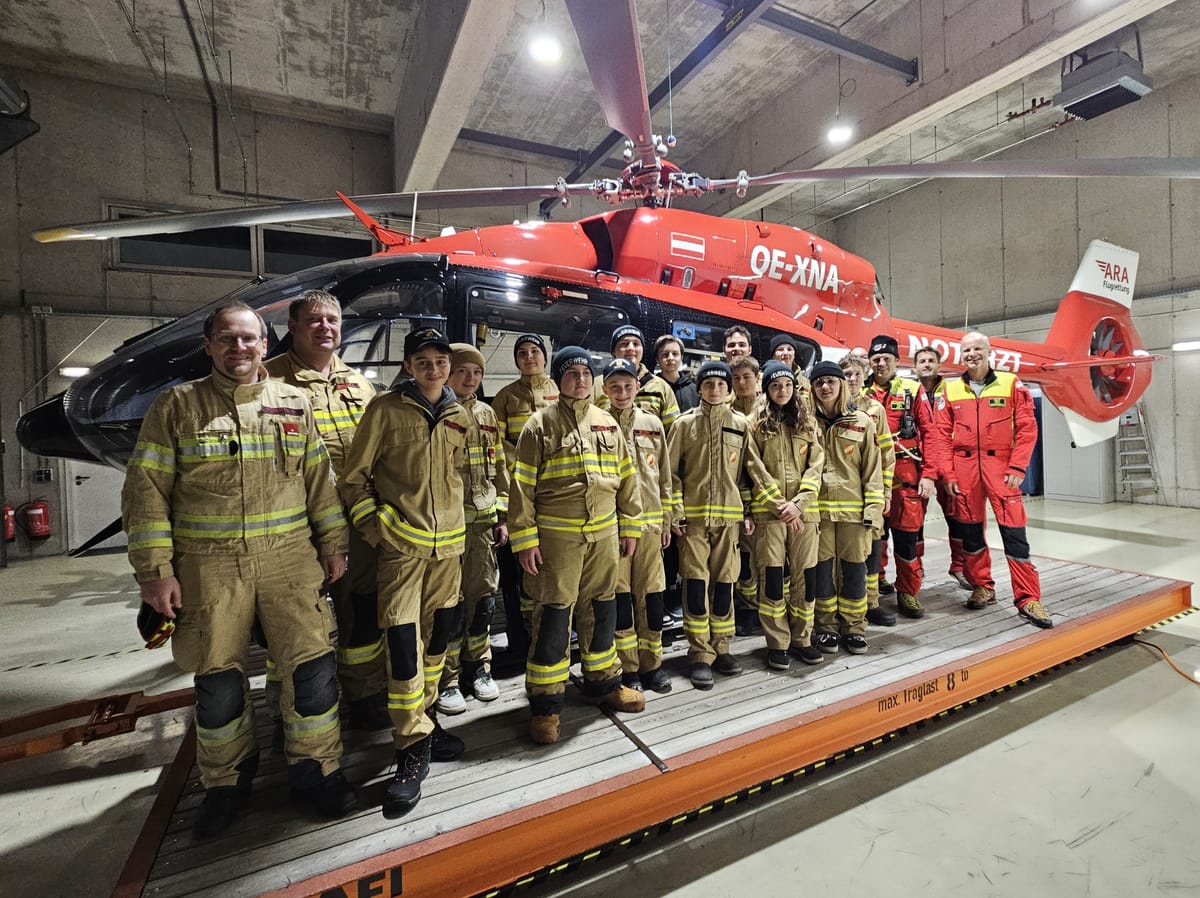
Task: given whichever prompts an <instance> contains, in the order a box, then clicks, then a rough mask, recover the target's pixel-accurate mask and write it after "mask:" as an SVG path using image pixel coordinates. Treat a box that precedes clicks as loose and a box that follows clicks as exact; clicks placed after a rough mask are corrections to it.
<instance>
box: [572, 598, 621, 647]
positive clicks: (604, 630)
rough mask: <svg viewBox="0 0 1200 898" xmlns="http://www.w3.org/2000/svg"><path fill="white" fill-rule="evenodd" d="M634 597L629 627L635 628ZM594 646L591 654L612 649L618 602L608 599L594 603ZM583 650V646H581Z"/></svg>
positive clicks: (592, 645)
mask: <svg viewBox="0 0 1200 898" xmlns="http://www.w3.org/2000/svg"><path fill="white" fill-rule="evenodd" d="M632 603H633V597H632V596H630V610H629V617H630V623H629V626H631V627H632V626H633V607H632ZM592 621H593V624H592V644H591V645H590V646H589V647H588V651H589V652H602V651H605V650H607V649H610V648H612V645H613V642H614V641H615V636H614V634H615V632H616V629H617V602H616V600H615V599H606V600H605V601H603V602H596V601H594V602H592ZM580 648H582V646H580Z"/></svg>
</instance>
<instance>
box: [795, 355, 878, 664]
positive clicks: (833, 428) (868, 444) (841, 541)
mask: <svg viewBox="0 0 1200 898" xmlns="http://www.w3.org/2000/svg"><path fill="white" fill-rule="evenodd" d="M812 387H813V400H814V409H815V413H816V420H817V426H818V428H819V429H820V433H821V442H822V445H823V446H824V449H825V465H824V468H823V469H822V473H821V495H820V498H819V499H818V500H817V507H818V509H819V510H820V513H821V532H820V542H819V544H818V547H817V559H818V560H817V573H816V604H817V607H816V631H817V632H816V640H815V641H816V644H817V648H818V649H820V650H821V651H822V652H825V653H827V654H834V653H836V652H837V650H838V646H839V644H840V645H841V646H842V647H844V648H845V649H846V651H848V652H850V653H851V654H854V655H861V654H863V653H865V652H866V651H867V640H866V636H865V635H864V634H865V633H866V629H867V620H866V615H867V564H866V562H867V555H868V554H869V553H870V551H871V536H872V534H873V533H875V532H877V531H878V530H879V529H880V528H881V527H882V526H883V501H884V492H883V470H882V467H881V466H880V453H879V446H878V445H877V444H876V442H875V422H874V421H872V420H871V417H870V416H869V415H867V413H866V412H862V411H859V410H858V409H857V408H855V405H854V402H853V401H852V398H851V396H850V391H849V390H848V388H847V386H846V378H845V376H844V374H843V372H842V369H841V367H840V366H839V365H838V364H837V363H836V362H818V363H817V364H816V365H815V366H814V367H813V370H812ZM835 565H836V566H837V568H838V569H839V570H840V577H838V576H836V573H837V572H835V570H834V567H835ZM835 584H840V585H835Z"/></svg>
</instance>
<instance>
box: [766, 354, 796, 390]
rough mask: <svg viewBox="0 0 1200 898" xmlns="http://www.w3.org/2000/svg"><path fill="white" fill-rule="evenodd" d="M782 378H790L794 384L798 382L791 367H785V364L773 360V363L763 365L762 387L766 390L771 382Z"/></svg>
mask: <svg viewBox="0 0 1200 898" xmlns="http://www.w3.org/2000/svg"><path fill="white" fill-rule="evenodd" d="M780 377H787V378H790V379H791V381H792V383H795V382H796V375H795V373H793V371H792V366H791V365H785V364H784V363H783V362H780V361H776V360H775V359H771V361H769V362H767V363H766V364H765V365H763V369H762V385H763V389H764V390H765V389H766V388H767V385H768V384H769V383H770V382H771V381H773V380H775V379H776V378H780Z"/></svg>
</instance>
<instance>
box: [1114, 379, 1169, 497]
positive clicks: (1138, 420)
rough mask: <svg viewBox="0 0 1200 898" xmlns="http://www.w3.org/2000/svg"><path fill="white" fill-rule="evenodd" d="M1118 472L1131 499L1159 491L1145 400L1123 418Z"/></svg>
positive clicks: (1118, 450) (1120, 431) (1122, 487)
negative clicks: (1135, 495)
mask: <svg viewBox="0 0 1200 898" xmlns="http://www.w3.org/2000/svg"><path fill="white" fill-rule="evenodd" d="M1117 470H1118V471H1119V472H1120V477H1119V483H1120V485H1121V490H1122V492H1124V493H1126V494H1127V495H1128V497H1129V498H1130V499H1132V498H1133V496H1134V494H1135V493H1140V492H1150V491H1153V492H1156V493H1157V492H1158V491H1159V485H1158V473H1157V471H1156V466H1155V464H1154V447H1153V446H1152V445H1150V427H1149V425H1148V424H1147V423H1146V410H1145V408H1144V407H1143V406H1142V402H1141V400H1138V401H1137V402H1136V403H1134V405H1133V406H1132V407H1130V408H1128V409H1126V410H1125V412H1123V413H1122V415H1121V422H1120V424H1119V426H1118V428H1117Z"/></svg>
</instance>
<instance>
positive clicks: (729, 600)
mask: <svg viewBox="0 0 1200 898" xmlns="http://www.w3.org/2000/svg"><path fill="white" fill-rule="evenodd" d="M696 377H697V380H698V381H699V382H700V405H698V406H697V407H696V408H694V409H692V410H691V411H689V412H686V413H685V414H684V415H682V416H681V417H680V419H679V420H678V421H677V422H675V426H674V427H672V428H671V433H670V435H669V437H668V439H667V445H668V447H669V449H670V451H671V475H672V478H673V491H674V499H673V502H672V505H673V506H674V513H675V515H676V519H675V521H674V525H673V527H672V532H673V533H674V534H675V536H676V538H677V539H678V540H679V567H680V572H681V573H682V575H683V578H684V603H683V632H684V634H685V635H686V636H687V639H688V660H689V661H691V663H692V670H691V680H692V685H693V686H694V687H695V688H696V689H712V687H713V671H714V670H715V671H717V672H718V673H721V674H725V675H727V676H732V675H734V674H738V673H741V671H742V666H741V664H740V663H739V662H738V661H737V659H736V658H734V657H733V655H731V654H730V653H729V638H730V637H731V636H733V632H734V623H733V583H734V579H735V578H736V577H737V572H738V554H737V539H738V534H739V533H740V532H746V533H752V532H753V531H754V521H753V519H752V518H751V517H750V516H749V514H750V503H751V501H752V500H753V501H756V502H758V503H760V504H761V505H762V506H763V507H765V508H770V509H772V510H781V509H782V508H783V506H784V504H785V503H784V502H783V496H782V494H781V493H780V492H779V488H778V487H777V486H776V485H775V483H774V481H773V480H772V479H771V475H770V474H769V473H767V469H766V468H764V467H763V463H762V460H761V459H760V458H759V457H758V450H757V449H755V448H754V442H753V441H752V440H751V439H750V434H749V432H748V431H749V426H750V422H749V421H747V420H746V418H745V417H744V416H743V415H739V414H738V413H737V412H735V411H734V410H733V409H732V408H730V406H729V403H728V402H727V401H726V400H727V398H728V396H729V390H730V387H731V385H732V383H733V373H732V372H731V371H730V369H729V366H728V365H727V364H725V363H724V362H716V361H709V362H705V363H704V364H703V365H701V366H700V371H699V372H698V373H697V376H696ZM746 479H748V480H749V482H750V486H749V488H748V489H746V490H745V494H744V495H743V490H742V488H741V484H742V483H743V482H744V481H745V480H746ZM792 517H794V515H792V516H790V517H789V518H788V519H789V520H790V519H791V518H792Z"/></svg>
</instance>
